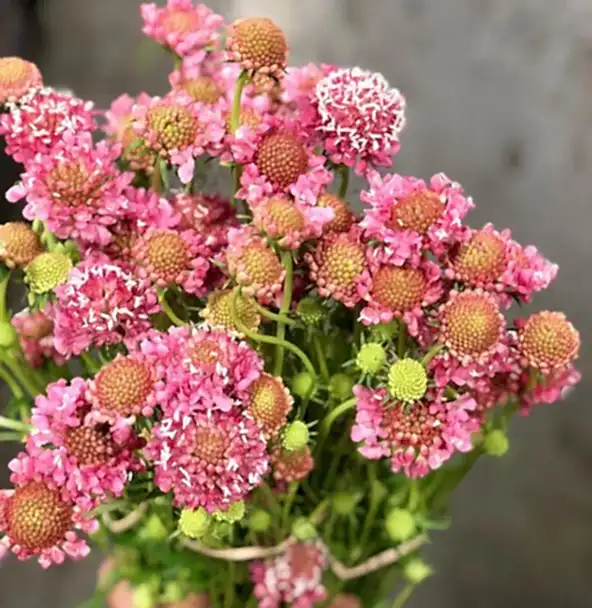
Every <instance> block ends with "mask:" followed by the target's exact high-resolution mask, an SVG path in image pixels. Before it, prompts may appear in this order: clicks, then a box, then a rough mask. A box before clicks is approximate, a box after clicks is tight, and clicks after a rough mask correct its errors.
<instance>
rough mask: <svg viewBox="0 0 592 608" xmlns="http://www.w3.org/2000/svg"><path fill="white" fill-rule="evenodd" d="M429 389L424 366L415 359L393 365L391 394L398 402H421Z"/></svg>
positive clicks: (389, 384)
mask: <svg viewBox="0 0 592 608" xmlns="http://www.w3.org/2000/svg"><path fill="white" fill-rule="evenodd" d="M427 387H428V377H427V374H426V371H425V368H424V366H423V365H422V364H421V363H420V362H419V361H416V360H415V359H401V360H399V361H397V362H396V363H395V364H393V365H391V368H390V370H389V374H388V390H389V393H390V394H391V395H392V396H393V397H394V398H395V399H397V400H398V401H403V402H405V403H413V402H414V401H419V400H420V399H421V398H422V397H423V396H424V395H425V392H426V390H427Z"/></svg>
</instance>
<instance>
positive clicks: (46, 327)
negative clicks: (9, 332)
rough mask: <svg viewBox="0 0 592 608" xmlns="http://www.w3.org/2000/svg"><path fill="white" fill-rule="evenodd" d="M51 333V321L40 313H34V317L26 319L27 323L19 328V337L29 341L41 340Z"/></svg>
mask: <svg viewBox="0 0 592 608" xmlns="http://www.w3.org/2000/svg"><path fill="white" fill-rule="evenodd" d="M52 331H53V321H52V320H51V319H50V318H49V317H48V316H46V315H44V314H43V313H42V312H37V313H34V316H32V317H31V318H29V319H27V322H26V323H25V324H24V325H23V326H22V327H20V328H19V334H20V336H21V337H23V338H29V339H30V340H41V339H42V338H45V337H46V336H49V335H51V332H52Z"/></svg>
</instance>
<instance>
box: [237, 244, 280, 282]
mask: <svg viewBox="0 0 592 608" xmlns="http://www.w3.org/2000/svg"><path fill="white" fill-rule="evenodd" d="M240 263H241V265H242V266H243V268H244V269H245V271H246V273H247V274H248V277H249V279H248V281H247V282H248V283H249V284H256V285H274V284H275V283H277V282H278V281H279V280H280V277H281V276H282V265H281V264H280V261H279V259H278V257H277V255H276V254H275V253H274V251H273V250H272V249H270V248H269V247H264V246H261V245H252V246H250V247H246V248H245V250H244V251H243V254H242V256H241V258H240Z"/></svg>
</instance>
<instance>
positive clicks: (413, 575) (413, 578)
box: [403, 558, 433, 585]
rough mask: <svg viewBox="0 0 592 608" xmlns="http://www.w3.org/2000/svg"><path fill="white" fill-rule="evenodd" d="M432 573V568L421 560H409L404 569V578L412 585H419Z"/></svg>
mask: <svg viewBox="0 0 592 608" xmlns="http://www.w3.org/2000/svg"><path fill="white" fill-rule="evenodd" d="M432 573H433V570H432V568H431V567H430V566H429V565H428V564H426V563H425V562H424V561H423V560H422V559H419V558H416V559H411V560H409V561H408V562H407V563H406V564H405V567H404V568H403V576H404V577H405V578H406V579H407V581H409V582H410V583H411V584H412V585H419V583H422V582H423V581H425V579H426V578H428V576H431V575H432Z"/></svg>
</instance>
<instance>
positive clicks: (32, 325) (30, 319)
mask: <svg viewBox="0 0 592 608" xmlns="http://www.w3.org/2000/svg"><path fill="white" fill-rule="evenodd" d="M52 316H53V315H52V308H51V307H48V308H47V309H46V310H45V311H41V310H38V311H31V310H29V309H28V308H25V309H24V310H21V311H20V312H18V313H17V314H16V315H14V316H13V317H12V319H11V322H12V324H13V325H14V328H15V329H16V333H17V334H18V337H19V342H20V345H21V348H22V349H23V354H24V355H25V359H26V360H27V363H28V364H29V365H30V366H31V367H34V368H37V367H41V366H42V365H43V363H44V362H45V361H46V360H49V361H53V362H54V363H56V364H57V365H62V364H63V363H64V362H65V359H64V357H63V356H62V355H61V354H60V353H59V352H58V351H57V350H56V347H55V338H54V334H53V328H54V324H53V321H52V319H51V317H52Z"/></svg>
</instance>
